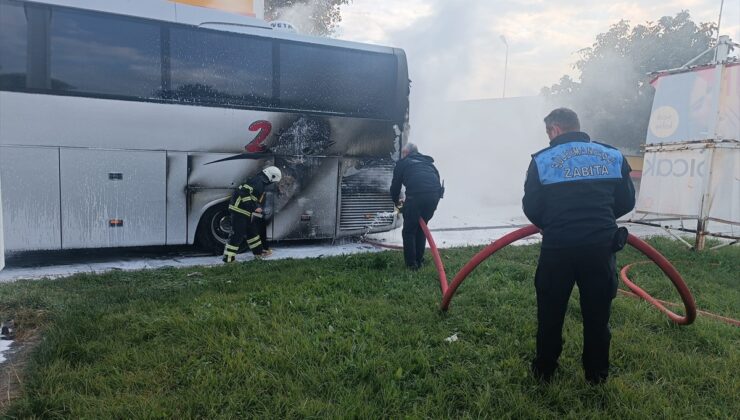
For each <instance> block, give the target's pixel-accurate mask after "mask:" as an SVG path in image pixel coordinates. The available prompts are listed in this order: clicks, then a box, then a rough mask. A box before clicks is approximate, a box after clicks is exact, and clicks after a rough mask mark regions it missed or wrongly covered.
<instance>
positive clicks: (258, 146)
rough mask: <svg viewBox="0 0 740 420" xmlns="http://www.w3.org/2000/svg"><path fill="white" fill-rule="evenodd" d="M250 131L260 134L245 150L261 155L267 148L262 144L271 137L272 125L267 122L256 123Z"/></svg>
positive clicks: (250, 126) (251, 125)
mask: <svg viewBox="0 0 740 420" xmlns="http://www.w3.org/2000/svg"><path fill="white" fill-rule="evenodd" d="M249 131H258V133H257V135H256V136H254V139H252V141H250V142H249V144H247V145H246V146H244V150H246V151H247V152H249V153H259V152H262V151H264V150H265V146H263V145H262V142H263V141H265V139H266V138H267V136H269V135H270V132H271V131H272V124H271V123H270V122H269V121H265V120H259V121H255V122H253V123H252V124H250V125H249Z"/></svg>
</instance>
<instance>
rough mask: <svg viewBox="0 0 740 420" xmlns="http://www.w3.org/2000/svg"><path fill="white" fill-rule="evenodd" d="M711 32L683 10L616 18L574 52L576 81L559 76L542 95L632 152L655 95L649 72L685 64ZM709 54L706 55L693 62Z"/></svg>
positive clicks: (599, 137)
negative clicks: (645, 18)
mask: <svg viewBox="0 0 740 420" xmlns="http://www.w3.org/2000/svg"><path fill="white" fill-rule="evenodd" d="M716 31H717V26H716V25H715V24H714V23H701V24H699V25H697V24H695V23H694V22H693V21H692V20H691V17H690V15H689V12H688V11H686V10H684V11H681V12H680V13H678V14H676V16H675V17H671V16H664V17H662V18H660V19H659V20H658V21H657V22H655V23H653V22H647V23H645V24H644V25H637V26H635V27H630V25H629V22H628V21H625V20H621V21H620V22H618V23H616V24H614V25H612V27H611V28H609V31H608V32H605V33H602V34H599V35H598V36H597V37H596V42H595V43H594V44H593V45H592V46H591V47H589V48H584V49H582V50H580V51H579V54H580V59H579V60H578V61H577V62H576V63H575V65H574V68H575V69H576V70H578V71H579V72H580V77H579V80H578V81H575V80H573V79H571V78H570V77H569V76H563V77H562V78H561V79H560V82H558V83H556V84H554V85H552V86H551V87H549V88H548V87H545V88H543V89H542V94H543V95H544V96H546V97H547V98H549V99H550V100H551V102H552V103H553V104H554V103H558V104H566V105H568V106H571V107H573V108H574V109H575V110H576V111H577V112H578V113H579V115H580V117H581V121H582V124H583V125H584V126H585V127H587V129H588V131H590V133H591V135H592V136H593V137H594V138H595V139H597V140H600V141H603V142H606V143H609V144H611V145H614V146H618V147H620V148H622V149H623V150H624V151H627V152H632V153H634V152H637V151H638V150H639V148H640V144H642V143H643V142H644V140H645V136H646V133H647V127H648V122H649V120H650V109H651V107H652V103H653V95H654V94H655V90H654V89H653V87H652V86H651V85H650V80H651V79H652V77H651V76H649V75H648V73H650V72H655V71H659V70H666V69H672V68H677V67H680V66H682V65H684V64H686V63H687V62H688V61H689V60H691V59H692V58H694V57H696V56H697V55H699V54H701V53H702V52H703V51H705V50H706V49H707V48H709V47H710V46H711V45H713V44H714V39H713V37H714V35H715V33H716ZM711 59H712V55H711V54H707V55H706V56H704V57H702V60H700V61H698V62H697V63H696V64H702V63H707V62H709V61H710V60H711Z"/></svg>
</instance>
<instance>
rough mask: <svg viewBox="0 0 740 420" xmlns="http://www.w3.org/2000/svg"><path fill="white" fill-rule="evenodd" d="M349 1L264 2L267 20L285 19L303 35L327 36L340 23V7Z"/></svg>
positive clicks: (292, 0)
mask: <svg viewBox="0 0 740 420" xmlns="http://www.w3.org/2000/svg"><path fill="white" fill-rule="evenodd" d="M350 1H351V0H265V18H266V19H267V20H277V19H287V20H289V21H291V23H292V24H293V25H296V26H297V27H298V29H299V30H300V31H301V32H303V33H308V34H311V35H320V36H327V35H331V34H332V33H333V32H334V29H335V28H336V26H337V24H338V23H339V22H341V21H342V15H341V10H340V7H341V6H342V5H344V4H349V2H350Z"/></svg>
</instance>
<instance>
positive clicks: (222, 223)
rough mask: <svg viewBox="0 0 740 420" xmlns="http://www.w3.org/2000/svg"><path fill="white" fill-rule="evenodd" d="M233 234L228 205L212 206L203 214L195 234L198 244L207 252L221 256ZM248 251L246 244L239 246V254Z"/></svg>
mask: <svg viewBox="0 0 740 420" xmlns="http://www.w3.org/2000/svg"><path fill="white" fill-rule="evenodd" d="M230 233H231V216H230V215H229V210H228V207H227V204H226V203H223V204H217V205H215V206H211V207H209V208H208V210H206V211H205V212H204V213H203V216H201V218H200V222H199V223H198V230H197V231H196V233H195V238H196V243H197V244H198V246H199V247H200V248H202V249H203V250H205V251H208V252H211V253H213V255H219V254H222V253H223V252H224V246H225V245H226V241H227V240H228V239H229V234H230ZM247 249H248V247H247V244H246V242H244V243H242V244H241V245H240V246H239V251H238V252H239V253H242V252H244V251H246V250H247Z"/></svg>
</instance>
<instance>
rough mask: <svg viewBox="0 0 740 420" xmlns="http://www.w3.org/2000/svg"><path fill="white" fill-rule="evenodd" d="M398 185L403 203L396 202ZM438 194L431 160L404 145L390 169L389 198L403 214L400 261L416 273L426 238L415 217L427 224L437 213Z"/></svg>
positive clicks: (412, 145) (437, 175) (397, 200)
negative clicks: (402, 189)
mask: <svg viewBox="0 0 740 420" xmlns="http://www.w3.org/2000/svg"><path fill="white" fill-rule="evenodd" d="M401 184H403V185H404V186H405V187H406V200H405V202H404V203H403V204H402V203H401V202H399V196H400V194H401ZM441 194H442V187H441V186H440V183H439V172H437V168H435V167H434V159H432V158H431V157H430V156H426V155H422V154H421V153H419V150H418V148H417V147H416V145H415V144H412V143H408V144H406V145H405V146H404V147H403V149H401V159H400V160H399V161H398V162H397V163H396V167H395V169H394V170H393V181H392V182H391V199H392V200H393V202H394V203H396V205H397V206H398V207H399V208H402V211H403V230H402V231H401V234H402V236H403V258H404V260H405V261H406V266H407V267H408V268H410V269H411V270H418V269H419V267H421V264H422V262H423V261H424V247H425V246H426V237H425V236H424V231H423V230H422V229H421V227H420V226H419V217H422V218H423V219H424V221H425V222H429V220H430V219H431V218H432V216H433V215H434V211H435V210H437V203H439V199H440V198H441Z"/></svg>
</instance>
